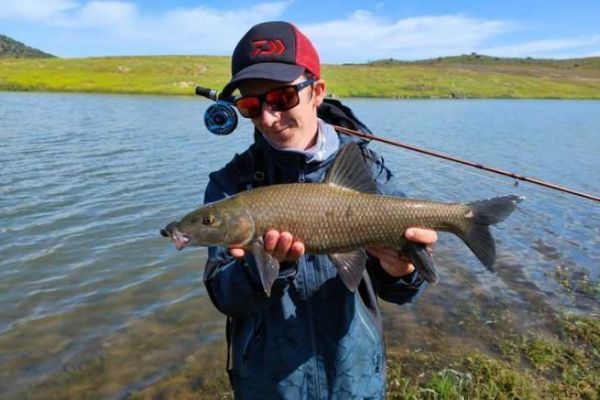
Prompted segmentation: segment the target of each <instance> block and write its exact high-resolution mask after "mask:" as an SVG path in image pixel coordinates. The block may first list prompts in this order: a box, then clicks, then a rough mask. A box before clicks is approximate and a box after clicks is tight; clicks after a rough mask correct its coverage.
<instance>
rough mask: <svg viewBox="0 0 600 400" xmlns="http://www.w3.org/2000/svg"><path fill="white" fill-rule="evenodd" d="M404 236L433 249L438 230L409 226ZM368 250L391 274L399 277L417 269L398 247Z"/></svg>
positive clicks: (371, 248)
mask: <svg viewBox="0 0 600 400" xmlns="http://www.w3.org/2000/svg"><path fill="white" fill-rule="evenodd" d="M404 237H405V238H406V240H410V241H411V242H415V243H421V244H425V245H427V247H428V248H429V249H432V248H433V245H434V244H435V242H437V232H436V231H434V230H431V229H423V228H408V229H407V230H406V231H405V232H404ZM367 250H368V251H369V253H371V254H372V255H374V256H375V257H377V258H378V259H379V262H380V263H381V266H382V267H383V269H384V270H385V271H386V272H387V273H388V274H390V275H391V276H394V277H397V278H399V277H402V276H406V275H409V274H411V273H412V272H413V271H414V270H415V266H414V265H413V264H412V263H411V262H410V260H409V259H408V256H407V255H406V254H405V253H403V252H399V251H398V250H397V249H392V248H389V247H369V248H368V249H367Z"/></svg>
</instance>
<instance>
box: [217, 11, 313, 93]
mask: <svg viewBox="0 0 600 400" xmlns="http://www.w3.org/2000/svg"><path fill="white" fill-rule="evenodd" d="M304 71H307V72H310V73H311V74H312V75H314V76H315V77H317V78H320V76H321V66H320V62H319V54H317V51H316V50H315V48H314V46H313V45H312V43H311V42H310V40H309V39H308V38H307V37H306V36H305V35H304V34H303V33H302V32H300V30H298V28H296V26H294V25H293V24H291V23H289V22H284V21H272V22H263V23H260V24H258V25H255V26H253V27H252V28H251V29H250V30H249V31H248V32H247V33H246V34H245V35H244V37H242V39H241V40H240V41H239V42H238V44H237V46H236V47H235V50H234V51H233V56H232V59H231V76H232V78H231V81H230V82H229V83H228V84H227V85H226V86H225V88H223V94H224V95H225V96H229V95H230V94H231V93H232V92H233V91H234V90H235V89H236V88H237V87H238V85H239V84H240V83H241V82H242V81H245V80H248V79H269V80H274V81H281V82H291V81H293V80H295V79H297V78H298V77H299V76H300V75H301V74H302V73H303V72H304Z"/></svg>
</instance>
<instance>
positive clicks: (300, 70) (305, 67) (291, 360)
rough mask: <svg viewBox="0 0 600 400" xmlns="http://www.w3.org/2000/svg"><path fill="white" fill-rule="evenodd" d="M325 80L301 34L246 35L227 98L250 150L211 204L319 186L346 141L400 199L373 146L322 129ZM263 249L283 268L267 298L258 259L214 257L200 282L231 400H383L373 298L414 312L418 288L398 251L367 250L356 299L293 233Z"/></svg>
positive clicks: (418, 232) (412, 236) (219, 183)
mask: <svg viewBox="0 0 600 400" xmlns="http://www.w3.org/2000/svg"><path fill="white" fill-rule="evenodd" d="M320 77H321V71H320V64H319V57H318V55H317V52H316V50H315V49H314V47H313V46H312V44H311V43H310V41H309V40H308V39H307V38H306V36H304V35H303V34H302V33H301V32H300V31H299V30H298V29H297V28H296V27H295V26H293V25H291V24H289V23H285V22H267V23H262V24H259V25H256V26H254V27H253V28H252V29H250V31H249V32H248V33H246V35H245V36H244V37H243V38H242V39H241V40H240V42H239V43H238V45H237V47H236V48H235V51H234V53H233V58H232V80H231V81H230V82H229V84H227V86H226V87H225V88H224V91H223V93H224V95H225V96H229V95H230V94H232V93H233V92H234V91H235V90H236V89H237V90H239V92H240V93H241V97H239V98H237V100H236V101H235V105H236V107H237V108H238V111H239V112H240V114H241V115H242V116H244V117H247V118H251V120H252V123H253V124H254V126H255V128H256V131H257V134H256V135H255V143H254V144H253V145H252V146H251V147H250V148H249V149H248V150H246V152H245V153H243V154H242V155H240V156H236V157H235V158H234V159H233V160H232V161H231V162H230V163H229V164H227V165H226V166H225V167H224V168H223V169H221V170H219V171H216V172H213V173H212V174H211V175H210V181H209V184H208V187H207V189H206V194H205V202H212V201H216V200H220V199H222V198H224V197H226V196H230V195H232V194H235V193H237V192H239V191H241V190H245V189H247V188H249V187H252V186H257V185H270V184H275V183H291V182H319V181H322V180H323V178H324V176H325V174H326V172H327V170H328V168H329V167H330V166H331V164H332V162H333V160H334V158H335V155H336V154H337V151H338V149H339V148H340V147H341V146H343V145H344V144H345V143H348V142H350V141H357V142H358V144H359V146H360V147H361V149H363V150H362V151H363V154H364V156H365V161H366V162H367V165H368V166H369V168H370V170H371V171H372V175H373V178H374V180H375V181H376V183H377V186H378V188H379V189H380V191H381V192H382V193H386V194H399V193H400V192H398V191H397V190H396V189H395V188H394V187H393V183H394V182H393V181H394V179H393V176H392V174H391V173H390V171H389V170H388V169H387V168H386V167H385V166H384V165H383V160H382V159H381V158H380V157H379V156H377V155H376V154H375V153H373V152H371V151H369V150H367V149H366V144H367V143H366V142H364V141H358V140H357V139H354V138H351V137H349V136H345V135H340V134H338V133H337V132H336V131H335V130H334V128H333V127H332V126H331V125H329V124H327V123H325V122H324V121H322V120H320V119H318V118H317V109H318V108H319V106H320V105H321V104H322V103H323V100H324V97H325V90H326V86H325V81H324V80H323V79H321V78H320ZM293 206H294V205H293V204H290V207H293ZM405 236H406V239H408V240H411V241H414V242H418V243H423V244H426V245H433V244H434V243H435V241H436V240H437V236H436V233H435V232H434V231H431V230H424V229H414V228H413V229H409V230H407V231H406V233H405ZM264 247H265V250H266V251H267V252H269V253H271V254H272V255H273V256H274V257H275V258H276V259H277V260H278V261H279V262H280V273H279V276H278V278H277V279H276V280H275V282H274V284H273V288H272V291H271V296H270V297H268V296H267V295H266V294H265V291H264V290H263V288H262V286H261V284H260V278H259V276H258V271H257V269H256V264H255V262H254V259H253V257H251V255H249V254H246V253H245V252H244V250H242V249H236V248H232V249H225V248H219V247H211V248H209V259H208V262H207V267H206V271H205V276H204V280H205V284H206V287H207V289H208V293H209V295H210V297H211V300H212V301H213V303H214V304H215V306H216V307H217V308H218V309H219V310H220V311H222V312H223V313H224V314H225V315H227V316H228V329H227V330H228V332H227V335H228V342H229V343H230V349H231V353H230V357H231V360H230V361H231V363H229V360H228V368H229V367H231V371H230V372H231V374H230V377H231V380H232V384H233V389H234V392H235V395H236V398H241V399H274V398H287V399H321V398H339V399H350V398H361V399H362V398H382V397H383V395H384V387H385V350H384V345H383V335H382V328H381V320H380V315H379V308H378V305H377V296H379V297H381V298H383V299H385V300H387V301H391V302H394V303H397V304H402V303H404V302H407V301H410V300H411V299H412V298H413V297H414V296H415V294H416V293H417V292H418V291H419V287H420V286H421V284H422V279H420V277H419V276H418V274H417V272H416V271H415V269H414V266H413V265H412V264H410V263H409V262H408V261H407V258H406V257H405V255H404V254H402V253H400V252H399V251H398V249H383V248H371V249H368V261H367V265H366V271H367V272H365V274H364V276H363V280H362V281H361V284H360V286H359V288H358V290H357V291H356V292H354V293H353V292H351V291H349V290H348V289H347V288H346V287H345V286H344V284H343V283H342V281H341V280H340V278H339V276H338V275H337V272H336V269H335V267H334V265H333V264H332V262H331V261H330V260H329V258H328V257H327V256H326V255H311V254H305V251H304V245H303V243H302V242H300V241H298V240H295V239H294V236H293V232H277V231H274V230H272V231H269V232H267V233H266V234H265V237H264ZM228 351H229V350H228Z"/></svg>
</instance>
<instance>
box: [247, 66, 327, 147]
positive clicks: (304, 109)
mask: <svg viewBox="0 0 600 400" xmlns="http://www.w3.org/2000/svg"><path fill="white" fill-rule="evenodd" d="M305 80H306V77H305V76H304V75H302V76H300V77H299V78H298V79H296V80H295V81H293V82H290V83H288V85H289V84H297V83H300V82H304V81H305ZM285 85H286V84H282V83H281V82H276V81H269V80H263V79H255V80H248V81H245V82H243V83H242V84H241V85H240V92H241V93H242V95H243V96H252V95H261V94H264V93H266V92H268V91H270V90H273V89H276V88H278V87H281V86H285ZM324 95H325V83H324V82H323V81H322V80H319V81H317V82H315V83H314V84H313V85H311V86H308V87H306V88H304V89H302V90H300V91H299V92H298V96H299V98H300V102H299V103H298V105H297V106H295V107H293V108H291V109H289V110H286V111H273V110H272V109H271V107H270V106H269V105H268V104H263V107H262V113H261V115H260V116H258V117H256V118H252V123H253V124H254V126H256V128H257V129H258V130H259V131H260V132H261V133H262V134H263V136H264V137H265V139H267V140H268V141H269V143H271V144H272V145H274V146H275V147H278V148H282V149H300V150H304V149H307V148H309V147H310V146H312V145H313V144H314V142H315V140H316V133H317V107H318V106H319V105H320V104H321V102H322V101H323V97H324Z"/></svg>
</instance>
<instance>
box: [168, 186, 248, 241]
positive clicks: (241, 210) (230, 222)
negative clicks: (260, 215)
mask: <svg viewBox="0 0 600 400" xmlns="http://www.w3.org/2000/svg"><path fill="white" fill-rule="evenodd" d="M161 234H162V235H163V236H167V237H170V238H171V241H172V242H173V243H174V244H175V247H177V249H178V250H181V249H182V248H184V247H186V246H235V247H243V246H245V245H247V244H248V243H250V241H252V239H253V237H254V221H253V219H252V217H251V215H250V213H249V212H248V210H246V208H245V207H243V205H242V204H240V203H239V202H237V201H235V199H234V198H230V199H225V200H221V201H218V202H215V203H211V204H207V205H205V206H203V207H200V208H199V209H197V210H194V211H192V212H191V213H189V214H187V215H186V216H185V217H183V218H182V219H181V220H180V221H179V222H172V223H170V224H169V225H167V226H166V227H165V228H164V229H162V230H161Z"/></svg>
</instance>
